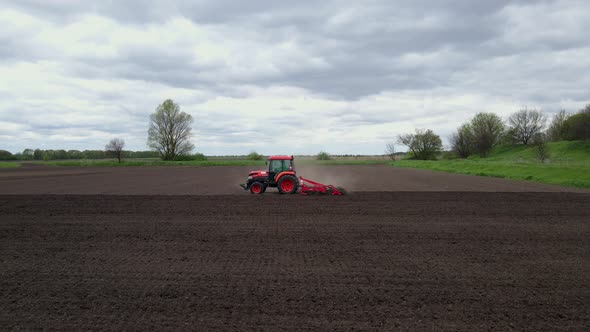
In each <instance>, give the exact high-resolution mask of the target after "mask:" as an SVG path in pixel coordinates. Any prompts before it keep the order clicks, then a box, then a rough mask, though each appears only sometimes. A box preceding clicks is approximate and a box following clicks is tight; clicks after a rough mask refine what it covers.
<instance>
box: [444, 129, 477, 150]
mask: <svg viewBox="0 0 590 332" xmlns="http://www.w3.org/2000/svg"><path fill="white" fill-rule="evenodd" d="M450 141H451V150H453V152H455V153H456V154H457V155H458V156H459V157H461V158H467V157H469V156H470V155H471V154H472V153H473V151H474V149H475V148H474V146H473V132H472V131H471V126H470V125H469V124H468V123H464V124H462V125H461V127H459V128H457V132H455V133H453V134H452V135H451V139H450Z"/></svg>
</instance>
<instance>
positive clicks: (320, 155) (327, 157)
mask: <svg viewBox="0 0 590 332" xmlns="http://www.w3.org/2000/svg"><path fill="white" fill-rule="evenodd" d="M316 158H317V160H331V159H332V157H331V156H330V154H329V153H328V152H324V151H322V152H320V153H318V155H317V157H316Z"/></svg>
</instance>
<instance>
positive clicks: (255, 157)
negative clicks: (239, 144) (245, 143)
mask: <svg viewBox="0 0 590 332" xmlns="http://www.w3.org/2000/svg"><path fill="white" fill-rule="evenodd" d="M262 158H264V156H263V155H261V154H260V153H258V152H256V151H252V152H250V154H248V155H247V156H246V159H248V160H262Z"/></svg>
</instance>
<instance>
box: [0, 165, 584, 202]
mask: <svg viewBox="0 0 590 332" xmlns="http://www.w3.org/2000/svg"><path fill="white" fill-rule="evenodd" d="M254 168H255V167H254ZM250 170H253V167H112V168H107V167H104V168H101V167H95V168H79V167H43V166H37V167H22V168H15V169H0V194H116V195H233V194H244V191H243V190H242V189H241V188H240V187H239V186H238V184H239V183H243V182H245V181H246V177H247V175H248V171H250ZM298 175H301V176H304V177H306V178H310V179H311V180H314V181H319V182H322V183H327V184H333V185H335V186H340V187H344V188H346V189H347V190H348V191H353V192H361V191H486V192H498V191H502V192H557V191H569V192H590V190H582V189H576V188H571V187H560V186H552V185H546V184H540V183H533V182H525V181H511V180H505V179H498V178H489V177H477V176H469V175H460V174H449V173H442V172H432V171H427V170H416V169H404V168H394V167H390V166H385V165H376V166H323V167H322V166H315V167H313V166H300V167H298ZM268 193H276V189H272V190H269V191H268Z"/></svg>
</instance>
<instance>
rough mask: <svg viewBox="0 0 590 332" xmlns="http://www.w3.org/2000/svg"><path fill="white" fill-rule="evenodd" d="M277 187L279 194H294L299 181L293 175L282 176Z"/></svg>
mask: <svg viewBox="0 0 590 332" xmlns="http://www.w3.org/2000/svg"><path fill="white" fill-rule="evenodd" d="M277 187H278V189H279V192H280V193H281V194H294V193H296V192H297V188H298V187H299V180H297V178H296V177H294V176H293V175H283V176H282V177H281V178H280V179H279V182H278V183H277Z"/></svg>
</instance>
